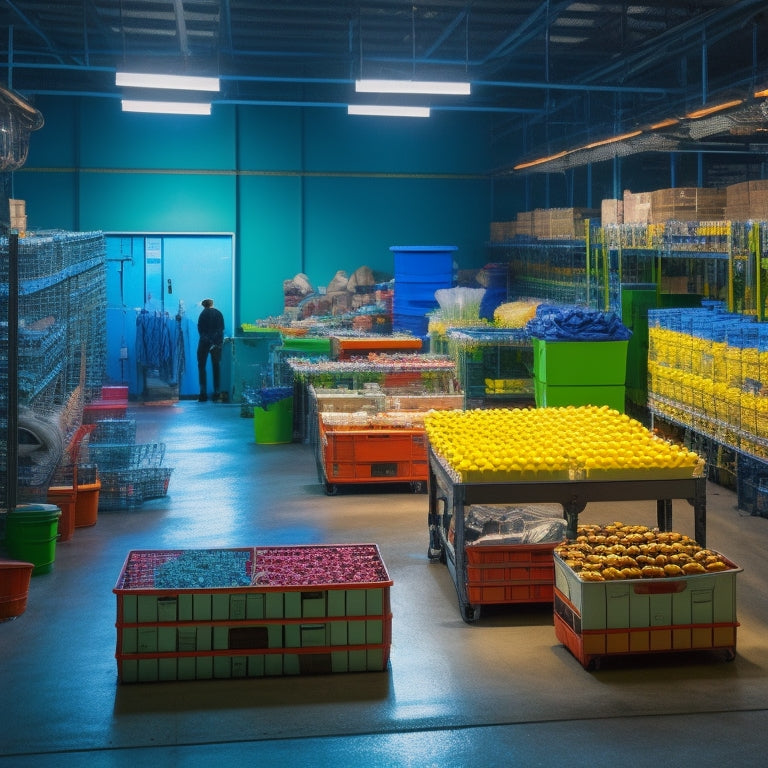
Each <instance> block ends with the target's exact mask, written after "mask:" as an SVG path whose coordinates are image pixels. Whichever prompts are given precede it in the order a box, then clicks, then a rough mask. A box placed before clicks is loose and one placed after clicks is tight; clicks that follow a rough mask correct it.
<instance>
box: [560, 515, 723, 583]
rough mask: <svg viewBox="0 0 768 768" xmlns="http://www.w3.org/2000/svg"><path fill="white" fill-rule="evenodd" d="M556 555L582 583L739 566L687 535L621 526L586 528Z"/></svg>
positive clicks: (663, 576)
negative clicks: (701, 545)
mask: <svg viewBox="0 0 768 768" xmlns="http://www.w3.org/2000/svg"><path fill="white" fill-rule="evenodd" d="M555 554H556V555H557V556H558V557H560V558H561V559H562V560H563V562H564V563H565V564H566V565H567V566H568V567H569V568H571V569H572V570H573V571H575V572H576V573H577V574H578V576H579V578H580V579H581V580H582V581H618V580H621V579H663V578H669V577H672V576H692V575H696V574H702V573H716V572H718V571H726V570H728V569H730V568H733V567H734V566H733V565H732V564H731V563H729V562H728V561H727V560H725V558H724V557H723V556H722V555H720V554H718V553H717V552H713V551H712V550H710V549H704V548H703V547H700V546H699V545H698V544H697V543H696V542H695V541H694V540H693V539H691V538H689V537H688V536H685V535H683V534H681V533H675V532H673V531H670V532H662V531H656V530H651V529H650V528H646V527H645V526H644V525H624V524H623V523H619V522H615V523H611V524H609V525H606V526H600V525H580V526H579V527H578V529H577V536H576V538H575V539H574V540H573V541H567V542H564V543H563V544H559V545H558V546H557V547H555Z"/></svg>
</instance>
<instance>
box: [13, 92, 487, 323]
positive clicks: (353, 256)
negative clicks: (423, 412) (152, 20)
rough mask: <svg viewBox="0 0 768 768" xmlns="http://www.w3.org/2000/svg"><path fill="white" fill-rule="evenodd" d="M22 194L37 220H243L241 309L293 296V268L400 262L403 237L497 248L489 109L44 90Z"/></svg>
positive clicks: (254, 310) (319, 275)
mask: <svg viewBox="0 0 768 768" xmlns="http://www.w3.org/2000/svg"><path fill="white" fill-rule="evenodd" d="M36 106H37V107H38V108H39V109H40V110H41V112H42V113H43V115H44V117H45V125H44V126H43V128H42V129H40V130H39V131H37V132H35V133H33V134H32V136H31V137H30V151H29V158H28V161H27V164H26V165H25V166H24V168H22V169H21V170H19V171H16V172H15V173H14V174H13V179H12V187H13V196H14V197H17V198H21V199H24V200H26V201H27V215H28V228H29V229H30V230H31V231H39V230H45V229H66V230H103V231H105V232H113V231H119V232H144V233H163V232H234V233H235V244H236V264H237V273H236V283H237V286H238V287H237V295H236V296H235V307H236V310H235V313H236V321H237V322H238V323H240V322H253V321H254V320H256V319H258V318H261V317H265V316H268V315H273V314H279V313H280V312H281V311H282V306H283V302H282V284H283V280H285V279H287V278H291V277H293V276H294V275H295V274H296V273H298V272H305V273H306V274H307V275H308V276H309V279H310V281H311V282H312V283H313V284H314V285H315V286H317V285H326V284H327V283H328V282H330V280H331V278H332V277H333V275H334V274H335V272H336V270H338V269H343V270H346V271H347V272H348V273H351V272H352V271H353V270H355V269H356V268H357V267H359V266H362V265H367V266H369V267H371V268H372V269H374V270H377V271H380V272H384V273H388V274H391V273H392V269H393V265H392V254H391V252H390V251H389V247H390V246H391V245H432V244H450V245H456V246H458V248H459V250H458V252H457V261H458V262H459V267H460V268H462V269H470V268H474V267H480V266H482V265H483V264H484V263H485V262H486V261H487V254H486V250H485V243H486V242H487V240H488V231H489V222H490V221H491V220H492V219H493V217H494V216H493V211H492V199H491V197H492V191H491V182H490V178H489V176H488V175H487V174H488V169H489V168H490V167H491V160H490V134H491V119H490V118H489V117H488V116H485V115H473V114H469V113H460V112H443V113H441V112H433V116H432V117H431V118H429V119H428V120H417V119H410V120H403V119H395V118H372V117H352V116H348V115H347V114H346V111H345V110H343V109H333V108H328V109H322V108H310V109H306V110H302V109H299V108H292V107H290V108H289V107H272V108H266V107H243V106H237V107H236V106H215V107H214V110H213V114H212V115H211V116H210V117H174V116H167V115H140V114H124V113H122V112H121V111H120V103H119V101H118V100H114V101H106V100H97V99H81V100H63V99H57V98H54V97H48V98H41V99H40V100H39V101H38V102H37V103H36Z"/></svg>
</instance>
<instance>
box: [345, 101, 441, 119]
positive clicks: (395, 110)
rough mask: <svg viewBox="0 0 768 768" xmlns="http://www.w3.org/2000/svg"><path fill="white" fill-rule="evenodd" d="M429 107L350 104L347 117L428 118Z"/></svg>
mask: <svg viewBox="0 0 768 768" xmlns="http://www.w3.org/2000/svg"><path fill="white" fill-rule="evenodd" d="M429 111H430V110H429V107H401V106H395V105H386V104H350V105H349V106H348V107H347V114H348V115H373V116H378V117H429Z"/></svg>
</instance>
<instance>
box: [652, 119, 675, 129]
mask: <svg viewBox="0 0 768 768" xmlns="http://www.w3.org/2000/svg"><path fill="white" fill-rule="evenodd" d="M679 122H680V121H679V120H678V119H677V118H676V117H667V118H666V119H664V120H659V122H658V123H654V124H653V125H649V126H648V130H650V131H658V130H659V129H660V128H669V126H670V125H677V123H679Z"/></svg>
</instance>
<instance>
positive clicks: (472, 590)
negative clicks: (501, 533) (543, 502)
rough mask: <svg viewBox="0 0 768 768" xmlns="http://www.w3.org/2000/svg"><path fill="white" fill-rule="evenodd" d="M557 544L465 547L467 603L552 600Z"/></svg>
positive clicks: (478, 545)
mask: <svg viewBox="0 0 768 768" xmlns="http://www.w3.org/2000/svg"><path fill="white" fill-rule="evenodd" d="M556 546H557V542H547V543H545V544H502V545H492V546H484V545H482V544H476V545H472V544H470V545H469V546H467V547H465V548H464V551H465V554H466V558H467V592H468V594H469V601H470V603H472V604H474V605H481V604H486V605H487V604H490V603H546V602H551V601H552V598H553V587H554V583H555V566H554V559H553V556H552V553H553V551H554V549H555V547H556Z"/></svg>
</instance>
